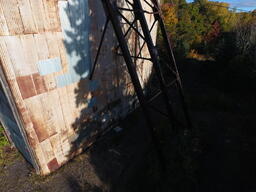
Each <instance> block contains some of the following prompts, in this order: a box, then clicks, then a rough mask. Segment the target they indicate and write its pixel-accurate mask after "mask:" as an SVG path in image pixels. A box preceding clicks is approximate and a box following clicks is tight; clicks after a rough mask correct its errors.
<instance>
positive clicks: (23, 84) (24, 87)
mask: <svg viewBox="0 0 256 192" xmlns="http://www.w3.org/2000/svg"><path fill="white" fill-rule="evenodd" d="M16 80H17V83H18V86H19V89H20V93H21V95H22V98H23V99H27V98H30V97H33V96H35V95H36V90H35V86H34V83H33V79H32V77H31V75H27V76H21V77H17V78H16Z"/></svg>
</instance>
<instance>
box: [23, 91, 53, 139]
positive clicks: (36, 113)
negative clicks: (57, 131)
mask: <svg viewBox="0 0 256 192" xmlns="http://www.w3.org/2000/svg"><path fill="white" fill-rule="evenodd" d="M42 96H43V95H38V96H35V97H31V98H29V99H26V100H24V102H25V104H26V106H27V110H28V112H29V115H30V118H31V121H32V123H33V127H34V129H35V132H36V135H37V137H38V140H39V142H43V141H44V140H46V139H48V138H49V136H50V134H49V132H48V129H47V127H46V126H45V122H44V121H45V120H44V116H43V115H44V111H43V110H42V103H41V100H40V97H42Z"/></svg>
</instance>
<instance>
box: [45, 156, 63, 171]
mask: <svg viewBox="0 0 256 192" xmlns="http://www.w3.org/2000/svg"><path fill="white" fill-rule="evenodd" d="M47 166H48V168H49V170H50V171H51V172H53V171H56V170H57V169H58V168H59V167H60V165H59V163H58V161H57V159H56V158H54V159H53V160H51V161H50V162H49V163H48V164H47Z"/></svg>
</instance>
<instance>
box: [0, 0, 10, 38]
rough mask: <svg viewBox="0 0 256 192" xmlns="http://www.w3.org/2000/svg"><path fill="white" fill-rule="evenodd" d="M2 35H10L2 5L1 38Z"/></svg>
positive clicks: (0, 12)
mask: <svg viewBox="0 0 256 192" xmlns="http://www.w3.org/2000/svg"><path fill="white" fill-rule="evenodd" d="M2 35H9V29H8V26H7V23H6V19H5V17H4V12H3V9H2V5H1V4H0V36H2Z"/></svg>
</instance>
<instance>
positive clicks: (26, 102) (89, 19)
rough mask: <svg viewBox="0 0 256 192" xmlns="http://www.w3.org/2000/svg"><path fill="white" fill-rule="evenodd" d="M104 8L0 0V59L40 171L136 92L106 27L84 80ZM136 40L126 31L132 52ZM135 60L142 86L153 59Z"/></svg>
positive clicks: (65, 1)
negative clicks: (95, 62)
mask: <svg viewBox="0 0 256 192" xmlns="http://www.w3.org/2000/svg"><path fill="white" fill-rule="evenodd" d="M144 6H146V5H144ZM1 13H2V14H1ZM103 13H104V12H103V9H102V5H101V2H100V1H95V0H88V1H87V0H59V1H58V0H35V1H34V0H33V1H31V0H30V1H29V0H8V2H7V1H5V0H0V23H1V25H0V59H1V65H2V68H3V70H4V73H5V78H6V79H7V82H8V84H9V86H10V90H11V92H12V95H13V97H14V100H15V103H16V106H17V109H18V111H19V114H20V118H21V119H22V121H23V124H24V128H25V131H26V135H27V137H28V140H29V143H30V146H31V149H33V151H34V153H35V154H36V158H37V159H36V160H37V162H38V164H39V166H40V169H41V173H42V174H47V173H49V172H51V171H54V170H55V169H57V168H58V167H60V166H61V165H63V164H64V163H65V162H66V161H68V160H69V159H70V158H72V157H73V155H75V154H77V151H79V150H78V149H79V148H80V147H81V146H82V145H83V144H84V143H85V144H88V142H89V140H88V138H90V137H92V136H93V135H95V134H97V133H98V132H101V131H102V130H103V129H104V127H106V126H107V125H108V123H109V122H110V121H111V120H113V119H118V118H120V117H123V116H125V115H126V114H127V112H128V111H129V110H131V103H132V101H133V100H134V90H133V86H132V84H131V83H130V78H129V74H128V72H127V69H126V66H125V64H124V61H123V59H122V58H121V57H120V56H117V55H116V53H114V52H113V49H114V47H115V46H116V38H115V36H114V34H113V31H112V30H111V29H110V30H108V32H107V37H106V40H105V43H104V46H103V49H102V52H101V55H100V59H99V63H98V67H97V69H96V73H95V76H94V80H93V81H89V80H88V79H87V76H88V74H89V71H90V67H91V58H94V57H95V54H96V51H97V47H98V43H99V39H100V36H101V34H102V27H103V25H104V23H105V16H104V14H103ZM81 16H83V17H81ZM127 17H128V18H129V17H131V16H128V15H127ZM148 20H149V22H151V20H150V17H149V18H148ZM126 27H127V26H124V28H126ZM152 33H153V34H154V35H156V29H155V30H153V32H152ZM135 40H136V38H135V36H134V34H130V36H129V42H130V45H131V46H130V49H131V50H133V49H134V44H135ZM139 40H140V39H139ZM147 55H148V52H147V48H146V47H145V49H144V50H143V56H145V57H146V56H147ZM137 65H138V68H139V69H140V70H139V76H140V80H141V82H143V83H144V84H146V83H147V81H148V78H149V76H150V74H151V71H152V64H151V63H150V62H148V61H147V62H141V61H138V62H137Z"/></svg>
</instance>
